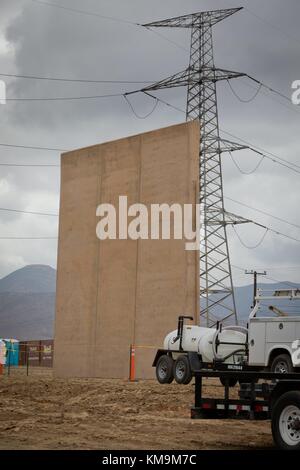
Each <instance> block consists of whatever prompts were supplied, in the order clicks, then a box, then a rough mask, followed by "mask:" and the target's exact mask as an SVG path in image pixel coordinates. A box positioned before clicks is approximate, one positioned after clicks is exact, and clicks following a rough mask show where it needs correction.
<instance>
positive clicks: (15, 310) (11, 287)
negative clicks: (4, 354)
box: [0, 265, 56, 340]
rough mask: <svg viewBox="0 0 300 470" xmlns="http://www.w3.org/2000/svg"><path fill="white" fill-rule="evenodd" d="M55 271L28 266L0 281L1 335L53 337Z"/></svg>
mask: <svg viewBox="0 0 300 470" xmlns="http://www.w3.org/2000/svg"><path fill="white" fill-rule="evenodd" d="M55 285H56V270H55V269H53V268H51V267H50V266H44V265H29V266H25V267H24V268H21V269H18V270H17V271H14V272H13V273H11V274H9V275H8V276H5V277H4V278H2V279H1V280H0V337H2V338H17V339H19V340H34V339H48V338H53V334H54V333H53V325H54V313H55Z"/></svg>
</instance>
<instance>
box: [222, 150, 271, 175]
mask: <svg viewBox="0 0 300 470" xmlns="http://www.w3.org/2000/svg"><path fill="white" fill-rule="evenodd" d="M228 153H229V155H230V157H231V160H232V161H233V163H234V165H235V166H236V168H237V169H238V170H239V172H240V173H241V174H242V175H252V174H253V173H255V172H256V170H258V168H259V167H260V165H261V164H262V162H263V160H264V159H265V156H264V155H263V156H262V157H261V158H260V160H259V162H258V163H257V165H256V166H255V167H254V168H253V170H251V171H244V170H242V168H241V167H240V166H239V165H238V163H237V162H236V160H235V158H234V156H233V155H232V152H230V151H228Z"/></svg>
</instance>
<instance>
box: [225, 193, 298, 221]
mask: <svg viewBox="0 0 300 470" xmlns="http://www.w3.org/2000/svg"><path fill="white" fill-rule="evenodd" d="M225 199H227V200H228V201H231V202H234V203H235V204H239V205H240V206H243V207H247V209H251V210H253V211H255V212H259V213H260V214H263V215H267V216H268V217H271V218H273V219H276V220H278V221H279V222H283V223H285V224H288V225H291V226H292V227H296V228H298V229H300V225H297V224H294V223H293V222H289V221H288V220H285V219H282V218H280V217H277V216H276V215H273V214H270V213H269V212H265V211H263V210H261V209H257V208H255V207H252V206H249V205H248V204H245V203H243V202H240V201H236V200H235V199H232V198H231V197H226V196H225Z"/></svg>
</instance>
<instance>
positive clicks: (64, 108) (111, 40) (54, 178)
mask: <svg viewBox="0 0 300 470" xmlns="http://www.w3.org/2000/svg"><path fill="white" fill-rule="evenodd" d="M57 3H60V4H62V5H65V6H71V7H72V8H79V9H85V10H90V11H95V12H99V13H102V14H104V15H108V16H117V17H120V18H124V19H128V20H130V21H133V22H147V21H152V20H156V19H161V18H167V17H172V16H177V15H180V14H186V13H190V12H195V11H201V10H207V9H217V8H229V7H235V6H245V7H248V8H249V9H250V10H251V11H252V12H254V13H255V14H258V15H259V16H261V17H263V18H266V19H267V21H268V22H270V24H266V23H265V22H264V21H262V20H260V19H258V18H256V17H255V16H253V15H251V14H250V13H249V12H248V11H247V10H244V11H242V12H240V13H238V14H237V15H235V16H233V17H232V18H228V19H227V20H226V21H224V23H220V24H219V25H217V26H216V27H215V56H216V65H218V66H220V67H225V68H228V69H233V70H237V71H244V72H246V73H248V74H250V75H254V76H255V77H257V78H258V79H260V80H262V81H263V82H265V83H267V84H270V85H271V86H273V87H274V88H276V89H279V90H281V91H282V92H283V93H285V94H286V95H290V93H291V90H290V86H291V81H293V80H296V79H300V65H299V64H300V61H299V48H300V35H299V33H298V17H299V13H300V5H299V2H297V0H289V1H286V2H284V3H283V2H282V1H280V0H264V1H261V0H251V1H245V0H243V1H239V2H232V1H231V2H228V1H227V0H222V1H221V0H219V1H217V0H216V1H211V0H209V1H208V0H207V1H195V0H186V1H185V2H182V1H180V0H165V1H164V2H161V1H158V0H152V1H151V2H146V1H145V0H126V1H125V0H110V1H104V0H103V1H100V2H99V1H95V0H89V1H85V2H83V1H82V0H73V1H72V2H71V1H68V0H65V1H64V2H57ZM274 25H275V26H274ZM0 26H1V31H2V36H1V35H0V45H1V37H4V38H5V39H6V41H7V42H8V44H9V48H8V49H7V48H6V49H5V53H2V54H1V55H0V66H1V70H3V72H6V71H9V72H12V73H13V72H14V73H18V74H33V75H34V74H36V75H42V76H43V75H44V76H57V77H75V78H87V79H89V78H92V79H94V78H96V79H104V80H105V79H113V80H118V79H120V80H122V79H123V80H133V79H136V80H158V79H161V78H164V77H167V76H168V75H171V74H173V73H175V72H177V71H179V70H183V69H184V68H185V67H186V66H187V65H188V53H186V52H185V51H183V50H182V49H179V48H176V47H175V46H174V45H172V44H170V43H169V42H167V41H165V40H163V39H162V38H160V37H158V36H157V35H156V34H154V33H152V32H150V31H147V30H144V29H142V28H139V27H135V26H132V25H127V24H123V23H116V22H113V21H108V20H101V19H100V18H96V17H88V16H84V15H79V14H77V13H72V12H68V11H63V10H59V9H56V8H52V7H49V6H42V5H39V4H37V3H35V2H32V1H30V0H23V1H21V0H20V1H14V2H11V1H2V2H1V18H0ZM160 32H161V33H163V34H164V35H165V36H167V37H168V38H170V39H172V40H174V41H176V42H178V43H179V44H180V45H182V46H183V47H186V48H188V47H189V35H190V33H189V31H186V30H183V31H182V30H160ZM0 50H1V47H0ZM7 85H8V96H9V97H55V96H78V95H98V94H107V93H109V94H110V93H118V92H123V91H125V90H128V89H135V88H139V87H140V86H141V85H123V86H122V85H99V84H89V85H83V84H71V83H54V82H46V81H40V82H39V81H33V80H7ZM232 86H233V87H234V90H235V91H236V92H237V93H238V94H239V95H240V96H241V97H243V98H248V97H251V95H253V93H254V92H255V88H256V86H255V85H253V83H251V82H249V81H245V80H242V81H240V82H238V81H234V82H233V83H232ZM253 86H254V88H253ZM159 96H161V97H162V98H164V99H166V100H167V101H170V102H171V103H173V104H174V105H176V106H179V107H181V108H182V109H184V108H185V100H186V93H185V90H184V89H182V90H181V89H175V90H170V91H168V90H165V91H162V92H160V93H159ZM273 98H274V100H275V101H274V100H273ZM132 102H133V105H134V107H135V109H136V110H137V112H138V113H140V114H142V115H143V114H147V112H149V111H150V110H151V109H152V107H153V104H154V103H153V102H152V101H151V100H149V99H148V98H146V97H144V96H140V95H137V96H136V97H132ZM281 103H282V104H281ZM219 109H220V126H221V128H222V129H224V130H227V131H229V132H232V133H233V134H235V135H236V136H239V137H242V138H245V139H246V140H249V141H250V142H253V144H255V145H258V146H261V147H263V148H266V149H267V150H269V151H271V152H274V153H276V154H278V155H280V156H282V157H284V158H287V159H289V160H291V161H294V162H299V158H298V147H299V137H298V128H299V120H300V115H299V113H300V108H296V107H294V108H293V107H292V106H291V105H290V104H289V103H287V102H285V101H284V100H282V99H281V98H278V97H277V96H276V95H274V96H272V95H271V94H268V93H267V94H266V95H265V94H264V92H263V93H260V94H259V95H258V97H257V99H256V100H255V101H253V102H251V103H249V104H244V103H240V102H239V101H238V100H237V99H236V98H235V97H234V96H233V94H232V92H231V91H230V89H229V88H228V85H227V84H226V83H225V84H222V85H220V86H219ZM0 119H1V130H0V141H10V142H19V143H27V144H29V145H30V144H34V145H42V146H55V147H57V146H58V147H63V148H75V147H80V146H85V145H90V144H93V143H98V142H103V141H106V140H110V139H114V138H119V137H122V136H126V135H128V134H135V133H138V132H143V131H146V130H151V129H154V128H158V127H162V126H167V125H171V124H174V123H176V122H181V121H182V120H183V119H184V115H183V114H181V113H178V112H177V111H175V110H172V109H170V108H167V107H165V106H164V105H162V104H160V105H159V106H158V108H157V109H156V111H155V112H154V113H153V114H152V115H151V116H150V117H149V118H148V119H147V120H138V119H136V118H135V117H134V116H133V114H132V112H131V111H130V109H129V107H128V105H127V104H126V102H125V101H124V99H123V98H113V99H109V100H107V99H105V100H100V99H99V100H95V101H92V100H90V101H79V102H49V103H47V102H37V103H25V102H20V103H9V104H7V105H6V106H5V109H3V108H0ZM224 137H225V135H224ZM226 138H230V137H228V136H226ZM232 140H233V139H232ZM235 158H236V161H237V162H238V164H239V165H240V166H241V167H242V168H243V169H244V170H245V171H250V170H251V169H252V168H254V166H255V164H256V163H257V161H258V157H257V156H256V155H254V154H250V153H249V152H248V151H244V152H240V154H237V153H236V154H235ZM8 159H10V160H11V161H14V162H16V161H23V162H28V163H30V162H31V163H34V162H41V161H42V162H47V163H50V162H53V163H57V161H58V153H53V154H49V153H47V152H30V151H26V152H25V151H9V150H8V149H0V162H1V161H2V162H4V161H7V160H8ZM223 162H224V163H223V166H224V190H225V195H227V196H229V197H231V198H234V199H237V200H239V201H242V202H245V203H247V204H249V205H252V206H254V207H258V208H260V209H262V210H265V211H267V212H270V213H272V214H274V215H279V216H282V217H283V218H285V219H287V220H291V221H293V222H295V223H298V224H300V220H299V211H298V205H299V204H298V199H299V175H296V174H295V173H292V172H290V171H289V170H286V169H284V168H283V167H280V166H279V165H275V164H272V162H270V161H268V160H265V161H264V162H263V163H262V165H261V167H260V168H259V171H258V172H256V173H255V174H253V175H249V176H245V175H242V174H240V173H239V172H238V170H237V168H236V166H235V165H234V164H233V162H232V161H231V159H230V156H229V155H224V160H223ZM58 191H59V175H58V171H57V170H54V169H47V170H45V169H35V170H34V171H29V170H28V169H26V170H24V171H22V170H21V169H19V170H12V169H9V168H5V167H2V168H1V179H0V200H1V204H0V206H1V205H2V206H4V205H5V206H6V207H14V208H21V209H26V208H27V209H33V210H34V209H41V210H42V209H43V210H44V211H51V212H53V211H57V208H58ZM226 206H227V209H228V210H230V211H232V212H234V213H238V214H241V215H243V216H244V217H248V218H251V219H255V220H258V221H259V222H261V223H265V224H266V225H267V224H268V225H270V226H274V227H275V228H277V229H280V230H281V231H283V232H285V233H288V234H291V236H295V237H298V238H299V237H300V235H298V234H299V233H300V231H299V230H297V229H296V228H293V227H291V226H288V225H284V224H282V223H279V222H278V221H275V220H273V219H271V218H268V217H265V216H263V215H261V214H257V213H255V212H253V211H251V210H248V209H245V208H243V207H240V206H238V205H236V204H234V203H232V202H230V201H226ZM0 226H1V232H3V231H5V233H6V234H11V235H17V234H23V235H24V234H25V235H26V234H33V233H32V232H35V234H41V235H44V234H47V235H49V236H51V235H53V233H55V231H56V226H55V223H54V221H53V220H50V221H49V220H47V219H46V218H37V219H34V217H33V216H27V217H26V216H25V215H23V216H21V215H20V216H13V217H12V216H10V218H9V217H8V216H7V215H5V214H3V213H1V212H0ZM237 230H239V233H240V234H241V236H242V238H243V239H245V242H246V243H248V244H249V245H254V244H255V243H256V242H257V241H258V240H259V238H260V237H261V235H262V233H263V231H262V229H258V228H256V227H253V226H250V225H249V226H247V227H238V228H237ZM228 233H229V240H230V246H231V252H232V258H233V261H234V262H235V261H236V260H238V263H237V264H242V266H245V267H249V268H251V267H255V265H259V266H265V267H266V268H268V267H270V266H272V265H276V266H278V265H279V264H285V265H291V264H293V263H296V264H297V262H298V263H299V261H297V260H299V259H300V244H297V243H294V242H292V241H288V240H285V239H282V238H276V236H275V235H271V234H268V235H267V236H266V239H265V241H264V243H263V244H262V245H261V247H259V248H257V249H256V250H247V249H245V248H244V247H243V246H241V244H240V242H239V241H238V239H237V237H236V235H235V233H234V232H233V231H232V229H231V228H229V229H228ZM2 246H3V250H1V259H0V263H1V270H0V275H1V274H3V275H4V274H6V273H7V272H8V271H10V270H12V269H15V268H17V267H19V266H20V265H22V264H26V263H30V262H47V263H49V264H52V265H55V263H56V259H55V256H56V247H55V243H53V242H49V243H47V242H42V241H41V242H37V243H36V244H35V245H33V244H32V243H31V244H30V243H28V244H24V243H19V242H13V241H11V242H5V243H4V242H3V245H2ZM45 247H47V248H46V249H45ZM299 264H300V263H299ZM237 274H238V273H237ZM280 275H281V277H282V278H283V277H285V278H288V277H290V278H291V279H292V280H298V281H299V276H298V275H297V271H296V270H293V271H292V272H291V271H288V270H286V271H284V272H282V273H281V274H280ZM237 279H238V281H239V282H248V279H247V278H244V279H243V278H241V277H240V275H239V276H238V277H237Z"/></svg>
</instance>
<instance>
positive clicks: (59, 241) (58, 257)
mask: <svg viewBox="0 0 300 470" xmlns="http://www.w3.org/2000/svg"><path fill="white" fill-rule="evenodd" d="M62 171H63V161H62V154H60V190H59V195H60V197H59V218H58V241H57V266H56V292H57V291H58V289H57V286H58V285H60V283H59V282H58V279H59V274H60V251H61V250H60V244H61V210H62V184H61V182H62ZM57 310H58V296H57V295H56V297H55V315H54V325H53V326H54V338H55V337H56V328H57ZM55 363H56V357H55V349H54V351H53V370H54V374H55V365H56V364H55Z"/></svg>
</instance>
